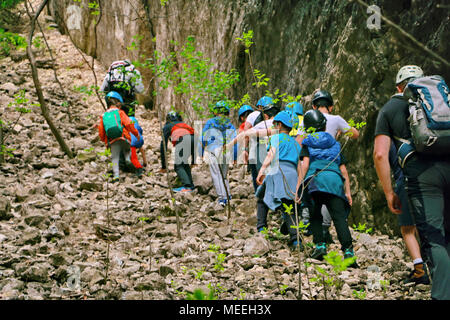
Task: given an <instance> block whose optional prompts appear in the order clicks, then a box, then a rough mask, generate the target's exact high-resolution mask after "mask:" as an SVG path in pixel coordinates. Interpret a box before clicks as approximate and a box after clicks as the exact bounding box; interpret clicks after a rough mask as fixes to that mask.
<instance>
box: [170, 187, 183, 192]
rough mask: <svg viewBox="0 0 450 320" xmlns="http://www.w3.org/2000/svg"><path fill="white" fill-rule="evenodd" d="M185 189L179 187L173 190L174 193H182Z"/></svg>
mask: <svg viewBox="0 0 450 320" xmlns="http://www.w3.org/2000/svg"><path fill="white" fill-rule="evenodd" d="M183 189H184V187H178V188H173V189H172V191H173V192H181V191H182V190H183Z"/></svg>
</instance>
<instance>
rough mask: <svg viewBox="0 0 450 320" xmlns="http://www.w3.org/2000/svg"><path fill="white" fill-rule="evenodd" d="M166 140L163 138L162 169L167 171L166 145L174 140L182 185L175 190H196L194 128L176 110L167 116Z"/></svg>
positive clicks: (161, 149)
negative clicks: (193, 171)
mask: <svg viewBox="0 0 450 320" xmlns="http://www.w3.org/2000/svg"><path fill="white" fill-rule="evenodd" d="M163 136H164V140H161V147H160V153H161V170H160V172H162V173H164V172H166V170H167V168H166V158H165V153H164V146H165V147H166V148H167V143H168V141H169V140H170V141H172V145H173V146H174V147H175V164H174V170H175V172H176V174H177V176H178V178H179V179H180V181H181V184H182V186H181V187H178V188H174V189H173V191H174V192H191V191H193V190H194V181H193V179H192V173H191V166H190V163H189V158H191V164H194V161H195V156H194V151H195V149H194V148H195V146H194V129H193V128H192V127H191V126H189V125H188V124H186V123H184V122H183V118H182V117H181V115H180V114H179V113H178V112H176V111H170V112H169V113H167V116H166V123H165V125H164V127H163Z"/></svg>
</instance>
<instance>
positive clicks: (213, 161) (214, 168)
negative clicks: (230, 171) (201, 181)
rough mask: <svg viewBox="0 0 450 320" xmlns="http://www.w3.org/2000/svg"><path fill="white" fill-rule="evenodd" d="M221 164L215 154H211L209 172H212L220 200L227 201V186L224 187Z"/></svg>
mask: <svg viewBox="0 0 450 320" xmlns="http://www.w3.org/2000/svg"><path fill="white" fill-rule="evenodd" d="M220 170H221V168H219V163H218V161H217V158H216V156H215V155H214V154H210V157H209V171H210V172H211V178H212V181H213V184H214V188H215V189H216V193H217V197H218V198H219V200H225V199H226V198H227V193H226V191H225V186H224V185H223V180H222V173H221V172H220Z"/></svg>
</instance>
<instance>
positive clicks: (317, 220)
mask: <svg viewBox="0 0 450 320" xmlns="http://www.w3.org/2000/svg"><path fill="white" fill-rule="evenodd" d="M311 197H312V199H313V201H314V205H313V207H312V210H311V211H310V217H309V223H310V226H311V232H312V234H313V241H314V243H315V244H318V243H323V242H325V237H324V236H323V229H322V222H323V218H322V212H321V211H322V204H323V201H324V194H323V193H322V192H314V193H313V194H311Z"/></svg>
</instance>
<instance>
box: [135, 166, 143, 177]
mask: <svg viewBox="0 0 450 320" xmlns="http://www.w3.org/2000/svg"><path fill="white" fill-rule="evenodd" d="M143 173H144V169H143V168H139V169H136V176H137V177H140V176H142V174H143Z"/></svg>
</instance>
